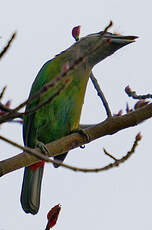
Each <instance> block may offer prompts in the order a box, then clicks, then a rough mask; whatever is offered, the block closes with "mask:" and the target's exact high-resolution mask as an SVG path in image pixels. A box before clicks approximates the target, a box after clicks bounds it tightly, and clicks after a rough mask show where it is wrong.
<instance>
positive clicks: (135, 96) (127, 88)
mask: <svg viewBox="0 0 152 230" xmlns="http://www.w3.org/2000/svg"><path fill="white" fill-rule="evenodd" d="M125 92H126V94H127V95H128V96H129V97H132V98H133V99H139V100H142V99H148V98H152V94H145V95H137V94H136V92H135V91H132V90H131V88H130V87H129V86H127V87H126V88H125Z"/></svg>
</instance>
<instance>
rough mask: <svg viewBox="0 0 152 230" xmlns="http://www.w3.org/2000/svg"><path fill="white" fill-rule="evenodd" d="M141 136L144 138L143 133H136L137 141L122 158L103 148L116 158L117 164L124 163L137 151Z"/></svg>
mask: <svg viewBox="0 0 152 230" xmlns="http://www.w3.org/2000/svg"><path fill="white" fill-rule="evenodd" d="M141 138H142V136H141V134H140V133H138V134H137V135H136V138H135V141H134V143H133V146H132V148H131V150H130V151H128V153H127V154H126V155H125V156H123V157H122V158H120V159H117V158H115V157H114V156H113V155H111V154H110V153H108V152H107V150H106V149H105V148H104V149H103V151H104V153H105V154H106V155H107V156H109V157H110V158H112V159H113V160H114V164H115V166H119V165H120V164H121V163H124V162H125V161H126V160H128V159H129V158H130V157H131V155H132V154H133V153H135V150H136V147H137V145H138V142H139V141H140V140H141Z"/></svg>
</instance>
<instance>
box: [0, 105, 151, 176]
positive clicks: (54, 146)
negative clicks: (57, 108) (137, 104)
mask: <svg viewBox="0 0 152 230" xmlns="http://www.w3.org/2000/svg"><path fill="white" fill-rule="evenodd" d="M150 117H152V103H151V104H148V105H145V106H143V107H141V108H140V109H137V110H135V111H133V112H130V113H128V114H126V115H123V116H115V117H110V118H108V119H106V120H105V121H103V122H101V123H99V124H97V125H95V126H91V127H89V128H87V129H85V132H87V133H88V135H89V137H90V140H91V141H93V140H95V139H97V138H100V137H103V136H105V135H112V134H114V133H116V132H118V131H120V130H122V129H125V128H129V127H132V126H135V125H137V124H139V123H140V122H142V121H144V120H146V119H148V118H150ZM0 138H2V137H0ZM86 143H87V140H86V138H85V137H84V136H82V135H80V134H79V133H74V134H71V135H68V136H66V137H63V138H61V139H59V140H56V141H53V142H51V143H49V144H47V145H46V147H47V149H48V150H49V152H50V154H49V156H57V155H60V154H62V153H64V152H67V151H69V150H71V149H74V148H77V147H79V146H81V145H84V144H86ZM23 149H24V147H23ZM28 149H29V148H28ZM35 150H36V152H40V150H39V149H35ZM31 151H33V150H31ZM38 161H40V159H38V158H37V157H35V156H32V155H30V154H28V153H27V152H23V153H21V154H18V155H17V156H15V157H12V158H9V159H6V160H3V161H0V176H2V175H5V174H7V173H9V172H12V171H14V170H16V169H19V168H22V167H24V166H29V165H31V164H33V163H36V162H38ZM64 165H65V164H64Z"/></svg>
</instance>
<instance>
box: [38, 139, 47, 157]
mask: <svg viewBox="0 0 152 230" xmlns="http://www.w3.org/2000/svg"><path fill="white" fill-rule="evenodd" d="M36 147H38V148H39V149H40V150H41V152H42V153H43V154H44V155H46V156H48V155H49V151H48V149H47V147H46V145H45V144H44V143H43V142H41V141H36Z"/></svg>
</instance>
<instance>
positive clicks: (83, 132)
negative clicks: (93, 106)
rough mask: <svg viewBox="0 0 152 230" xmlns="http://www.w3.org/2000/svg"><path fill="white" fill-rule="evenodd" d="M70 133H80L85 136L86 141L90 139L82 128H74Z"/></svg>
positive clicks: (82, 146)
mask: <svg viewBox="0 0 152 230" xmlns="http://www.w3.org/2000/svg"><path fill="white" fill-rule="evenodd" d="M72 133H79V134H80V135H82V136H83V137H85V139H86V140H87V143H89V142H90V141H91V138H90V136H89V134H88V133H87V131H86V130H84V129H75V130H73V131H72ZM80 148H81V149H84V148H85V145H81V146H80Z"/></svg>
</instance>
